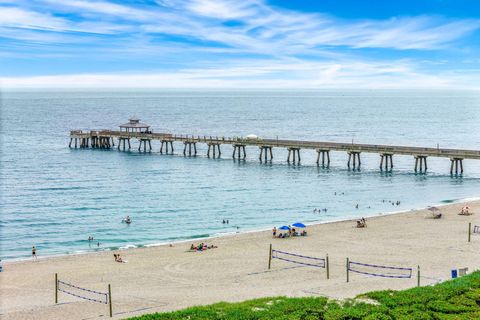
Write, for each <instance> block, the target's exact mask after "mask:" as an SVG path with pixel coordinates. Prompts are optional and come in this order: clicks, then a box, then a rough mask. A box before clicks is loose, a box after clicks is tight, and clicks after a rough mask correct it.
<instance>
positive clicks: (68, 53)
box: [0, 0, 480, 90]
mask: <svg viewBox="0 0 480 320" xmlns="http://www.w3.org/2000/svg"><path fill="white" fill-rule="evenodd" d="M0 86H1V87H3V88H30V87H32V88H227V89H230V88H260V89H262V88H268V89H270V88H272V89H284V88H287V89H288V88H306V89H323V88H354V89H355V88H368V89H382V88H387V89H391V88H393V89H396V88H424V89H450V88H453V89H475V90H479V89H480V1H479V0H402V1H385V0H369V1H367V0H364V1H361V0H303V1H302V0H296V1H292V0H272V1H268V0H156V1H155V0H124V1H118V0H95V1H93V0H61V1H59V0H14V1H13V0H0Z"/></svg>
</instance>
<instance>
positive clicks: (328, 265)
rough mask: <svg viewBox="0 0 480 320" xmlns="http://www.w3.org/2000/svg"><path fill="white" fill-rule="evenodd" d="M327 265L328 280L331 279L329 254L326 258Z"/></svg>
mask: <svg viewBox="0 0 480 320" xmlns="http://www.w3.org/2000/svg"><path fill="white" fill-rule="evenodd" d="M325 264H326V266H325V267H326V269H327V279H330V264H329V262H328V253H327V256H326V257H325Z"/></svg>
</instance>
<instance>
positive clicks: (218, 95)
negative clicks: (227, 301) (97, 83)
mask: <svg viewBox="0 0 480 320" xmlns="http://www.w3.org/2000/svg"><path fill="white" fill-rule="evenodd" d="M131 115H136V116H138V117H139V118H141V119H142V121H144V122H147V123H149V124H151V125H152V127H153V129H154V131H157V132H172V133H177V134H179V133H188V134H195V135H204V134H205V135H219V136H222V135H225V136H230V135H247V134H252V133H253V134H257V135H259V136H262V137H277V136H278V137H279V138H280V139H281V138H291V139H307V140H324V141H339V142H345V141H352V139H353V140H354V142H358V143H382V144H401V145H414V146H429V147H432V146H433V147H436V145H437V143H438V144H439V145H440V147H452V148H469V149H480V139H479V138H480V130H479V129H478V124H479V123H480V94H479V93H473V92H425V91H282V92H280V91H239V92H233V91H218V92H214V91H143V92H142V91H136V92H135V91H132V92H124V91H118V92H106V91H103V92H102V91H98V92H95V91H73V92H68V91H58V92H54V91H47V92H40V91H36V92H35V91H30V92H3V93H2V99H1V119H2V120H1V139H2V140H1V142H2V144H1V189H0V191H1V195H0V197H1V207H0V209H1V220H0V223H1V225H0V227H1V229H0V230H1V233H0V237H1V238H0V239H1V258H2V259H15V258H22V257H27V256H29V254H30V248H31V246H32V245H36V246H37V249H38V253H39V255H40V256H42V255H43V256H45V255H52V254H65V253H74V252H85V251H93V250H108V249H111V248H118V247H127V246H140V245H149V244H157V243H164V242H170V241H176V240H183V239H191V238H199V237H206V236H214V235H219V234H224V233H232V232H242V231H247V230H254V229H264V228H271V227H272V226H274V225H276V226H280V225H283V224H291V223H294V222H296V221H302V222H304V223H313V222H322V221H331V220H338V219H345V218H348V217H359V216H368V215H374V214H378V213H386V212H390V211H399V210H408V209H412V208H417V207H424V206H427V205H431V204H437V203H442V202H445V203H446V202H449V201H452V200H458V199H462V198H467V197H477V196H479V195H480V161H473V160H470V161H468V160H467V161H465V174H464V175H463V177H456V178H455V177H454V178H452V177H450V175H449V166H450V162H449V160H448V159H434V158H430V159H429V172H428V174H426V175H415V174H414V173H413V166H414V162H413V159H412V158H411V157H407V156H398V157H395V158H394V164H395V168H394V171H393V173H391V174H385V173H380V172H379V170H378V165H379V156H378V155H374V154H372V155H367V154H365V155H362V170H361V171H360V172H352V171H348V170H347V169H346V161H347V156H346V154H345V153H335V152H334V153H332V155H331V158H332V164H331V167H330V169H320V168H317V167H316V165H315V159H316V154H315V152H314V151H307V150H305V151H302V163H301V165H300V166H296V165H295V166H294V165H288V164H287V163H286V157H287V154H286V151H285V150H282V149H274V159H273V162H272V163H268V164H261V163H259V162H258V149H256V148H247V160H246V161H240V162H239V161H233V160H232V159H231V153H232V152H231V148H230V147H227V146H224V147H222V151H223V153H222V158H221V159H208V158H206V157H205V154H206V148H205V146H200V148H199V156H198V157H195V158H188V157H187V158H184V157H183V155H181V152H182V150H183V149H182V148H183V145H182V146H181V145H180V144H178V145H176V150H175V152H176V153H177V154H176V155H160V154H159V153H158V151H159V145H158V144H154V146H153V147H154V152H152V153H151V154H139V153H137V152H136V151H132V152H119V151H117V150H116V149H114V150H80V149H77V150H75V149H69V148H68V141H69V138H68V134H69V130H71V129H92V128H95V129H101V128H112V129H114V128H115V127H116V126H117V125H119V124H122V123H124V122H126V120H127V119H128V118H129V117H130V116H131ZM136 146H137V145H136V143H135V145H134V146H133V148H132V150H136V149H135V147H136ZM335 193H336V194H335ZM384 200H386V201H384ZM388 200H393V201H397V200H399V201H401V204H400V205H399V206H392V205H391V204H390V203H389V202H388ZM357 203H358V204H359V208H358V209H355V205H356V204H357ZM314 208H328V211H327V212H322V213H320V214H319V213H314V212H313V209H314ZM127 214H128V215H130V216H132V217H133V221H134V222H133V223H132V224H131V225H126V224H123V223H122V222H121V220H122V217H124V216H125V215H127ZM222 219H229V221H230V223H229V224H228V225H224V224H222ZM88 236H94V237H95V239H98V241H100V243H101V244H100V246H99V247H97V245H96V242H95V243H94V244H89V242H88V241H87V238H88Z"/></svg>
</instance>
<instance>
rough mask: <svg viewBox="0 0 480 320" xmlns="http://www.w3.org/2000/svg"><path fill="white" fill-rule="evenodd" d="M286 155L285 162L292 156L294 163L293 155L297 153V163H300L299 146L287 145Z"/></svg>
mask: <svg viewBox="0 0 480 320" xmlns="http://www.w3.org/2000/svg"><path fill="white" fill-rule="evenodd" d="M287 150H288V157H287V162H288V163H290V156H292V157H291V158H292V163H296V162H297V161H296V158H295V156H296V155H298V163H300V160H301V158H300V148H297V147H289V148H288V149H287Z"/></svg>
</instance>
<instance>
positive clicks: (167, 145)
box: [160, 140, 196, 154]
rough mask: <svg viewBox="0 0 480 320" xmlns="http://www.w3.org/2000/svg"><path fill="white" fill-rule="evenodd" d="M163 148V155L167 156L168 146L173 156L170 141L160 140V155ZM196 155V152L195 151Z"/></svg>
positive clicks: (171, 142)
mask: <svg viewBox="0 0 480 320" xmlns="http://www.w3.org/2000/svg"><path fill="white" fill-rule="evenodd" d="M163 146H165V153H166V154H168V153H169V151H168V147H169V146H170V153H172V154H173V141H172V140H161V141H160V153H163ZM195 154H196V151H195Z"/></svg>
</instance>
